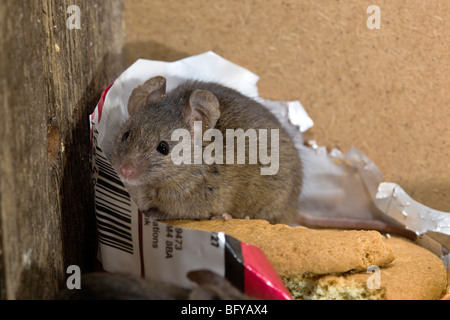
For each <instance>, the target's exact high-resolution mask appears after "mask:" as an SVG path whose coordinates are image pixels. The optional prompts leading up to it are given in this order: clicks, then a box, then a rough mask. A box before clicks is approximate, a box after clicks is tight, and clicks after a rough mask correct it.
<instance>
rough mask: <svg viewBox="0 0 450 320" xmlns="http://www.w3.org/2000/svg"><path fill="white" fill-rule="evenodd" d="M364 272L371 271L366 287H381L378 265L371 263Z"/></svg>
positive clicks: (371, 288)
mask: <svg viewBox="0 0 450 320" xmlns="http://www.w3.org/2000/svg"><path fill="white" fill-rule="evenodd" d="M366 273H372V275H371V276H370V277H369V278H367V281H366V286H367V289H370V290H376V289H380V288H381V270H380V267H379V266H376V265H371V266H369V267H368V268H367V270H366Z"/></svg>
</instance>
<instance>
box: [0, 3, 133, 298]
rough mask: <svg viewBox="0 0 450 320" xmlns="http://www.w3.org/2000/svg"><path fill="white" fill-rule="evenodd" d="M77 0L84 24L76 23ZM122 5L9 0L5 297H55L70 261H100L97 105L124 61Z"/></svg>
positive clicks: (2, 178)
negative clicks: (94, 149) (94, 171)
mask: <svg viewBox="0 0 450 320" xmlns="http://www.w3.org/2000/svg"><path fill="white" fill-rule="evenodd" d="M72 4H75V5H77V6H78V7H79V8H80V15H79V17H80V20H79V22H80V27H81V29H70V28H68V27H67V25H66V21H67V19H68V18H69V17H70V16H71V15H73V13H74V12H71V13H67V12H66V10H67V8H68V7H69V6H70V5H72ZM122 7H123V4H122V1H120V0H110V1H95V2H94V1H92V2H91V1H74V3H70V2H67V1H57V0H42V1H14V0H6V1H5V0H4V1H2V5H1V6H0V210H1V211H0V212H1V215H0V235H1V236H0V298H3V299H5V298H6V299H49V298H52V297H54V295H55V293H56V292H57V291H58V290H59V288H61V286H63V285H64V284H65V280H66V277H67V274H66V268H67V266H69V265H72V264H75V265H78V266H79V267H80V268H81V270H82V272H83V271H89V270H90V269H91V268H92V264H93V261H94V250H95V241H94V239H95V227H94V220H93V219H94V211H93V210H94V208H93V192H92V182H91V176H90V162H89V147H90V141H89V122H88V114H89V113H90V112H92V110H93V109H94V107H95V105H96V103H97V101H98V99H99V97H100V94H101V91H102V89H103V88H105V87H106V86H107V85H108V84H110V83H111V82H112V81H113V80H114V78H115V77H117V76H118V74H119V73H120V71H121V70H122V69H123V67H124V66H123V63H122V59H121V56H122V54H121V51H122V45H123V41H124V39H123V32H122V30H121V29H122V20H121V19H122V10H123V9H122ZM73 22H75V21H73Z"/></svg>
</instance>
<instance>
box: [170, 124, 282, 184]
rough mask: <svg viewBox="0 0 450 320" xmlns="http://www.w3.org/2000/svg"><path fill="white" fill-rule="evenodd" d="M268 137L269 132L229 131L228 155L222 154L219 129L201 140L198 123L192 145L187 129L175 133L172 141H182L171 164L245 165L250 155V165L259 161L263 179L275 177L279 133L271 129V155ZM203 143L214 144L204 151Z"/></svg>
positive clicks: (206, 133)
mask: <svg viewBox="0 0 450 320" xmlns="http://www.w3.org/2000/svg"><path fill="white" fill-rule="evenodd" d="M268 133H269V130H268V129H258V130H256V129H247V130H246V131H244V130H243V129H226V131H225V147H226V148H225V150H226V151H225V154H223V153H224V146H223V143H224V139H223V134H222V132H221V131H220V130H218V129H208V130H206V131H205V132H204V134H203V136H202V122H201V121H195V122H194V134H193V140H194V141H192V135H191V132H190V131H189V130H187V129H176V130H174V131H173V133H172V136H171V140H172V141H180V140H181V141H180V142H179V143H178V144H176V145H175V147H174V148H173V149H172V153H171V157H172V161H173V163H174V164H182V163H183V164H202V163H205V164H213V163H215V164H224V163H226V164H245V163H246V157H245V155H246V152H248V164H257V163H258V159H259V163H260V164H262V167H261V170H260V171H261V175H274V174H276V173H277V172H278V169H279V166H280V159H279V151H280V145H279V137H280V134H279V130H278V129H270V155H269V154H268V151H269V146H268V140H269V139H268ZM235 140H236V148H235V143H234V142H235ZM203 141H211V143H209V144H208V145H207V146H206V147H204V148H203V146H202V145H203ZM246 141H248V148H246V145H247V143H246ZM192 148H193V149H194V150H192ZM235 149H236V153H235ZM246 149H247V150H246ZM192 151H193V152H192ZM192 155H193V157H192ZM192 158H193V159H192Z"/></svg>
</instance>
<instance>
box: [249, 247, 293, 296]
mask: <svg viewBox="0 0 450 320" xmlns="http://www.w3.org/2000/svg"><path fill="white" fill-rule="evenodd" d="M241 249H242V256H243V257H244V263H245V271H244V282H245V293H246V294H247V295H249V296H252V297H258V298H260V299H265V300H292V297H291V295H290V293H289V291H288V290H287V289H286V287H285V285H284V283H283V281H282V280H281V279H280V277H279V276H278V274H277V273H276V272H275V270H274V269H273V267H272V265H271V264H270V262H269V261H268V260H267V258H266V256H265V255H264V253H263V252H262V251H261V250H260V249H259V248H258V247H255V246H253V245H249V244H247V243H243V242H241Z"/></svg>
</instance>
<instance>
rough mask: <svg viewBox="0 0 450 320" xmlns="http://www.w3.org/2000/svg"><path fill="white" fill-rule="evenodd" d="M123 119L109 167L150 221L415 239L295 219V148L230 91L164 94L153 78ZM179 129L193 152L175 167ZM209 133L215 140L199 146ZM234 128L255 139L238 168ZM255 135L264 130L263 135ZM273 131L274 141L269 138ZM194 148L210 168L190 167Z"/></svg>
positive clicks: (371, 223)
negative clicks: (249, 222)
mask: <svg viewBox="0 0 450 320" xmlns="http://www.w3.org/2000/svg"><path fill="white" fill-rule="evenodd" d="M128 113H129V115H130V118H129V119H128V121H127V122H126V123H125V124H124V125H123V126H122V127H121V128H120V131H119V134H118V135H117V138H116V140H115V142H114V144H113V148H112V152H111V156H110V161H111V164H112V165H113V167H114V169H115V170H116V172H117V173H118V174H119V176H120V178H121V180H122V181H123V183H124V185H125V186H126V187H127V190H128V191H129V192H130V195H131V198H132V199H133V200H134V201H135V202H136V204H137V206H138V207H139V209H140V210H141V211H142V212H143V213H144V214H146V215H147V216H149V217H151V218H153V219H156V220H174V219H210V218H213V219H214V218H221V217H224V218H225V219H228V218H230V217H231V218H250V219H254V218H256V219H265V220H268V221H269V222H271V223H286V224H290V225H292V224H300V225H303V226H306V227H312V228H338V229H366V230H367V229H372V230H378V231H380V232H384V233H390V232H391V233H396V234H399V235H402V236H406V237H409V238H414V237H415V235H414V234H413V233H412V232H410V231H409V230H406V229H404V228H401V227H399V226H397V225H394V224H392V223H389V222H384V221H379V220H362V219H358V217H354V218H345V219H341V218H336V217H315V216H311V215H307V214H302V213H300V212H298V210H297V203H298V198H299V195H300V192H301V190H302V185H303V166H302V162H301V159H300V157H299V155H298V152H297V149H296V147H295V145H294V143H293V141H292V140H291V138H290V136H289V134H288V133H287V132H286V131H285V129H284V127H283V126H282V125H281V123H280V122H279V121H278V120H277V119H276V117H275V116H274V115H273V114H272V113H271V112H270V111H269V110H268V109H266V108H265V107H264V106H262V105H261V104H259V103H258V102H257V101H255V100H254V99H251V98H249V97H247V96H244V95H243V94H241V93H239V92H238V91H236V90H234V89H231V88H228V87H225V86H223V85H220V84H218V83H212V82H202V81H192V80H188V81H186V82H185V83H182V84H181V85H179V86H178V87H177V88H175V89H173V90H171V91H170V92H166V79H165V78H164V77H162V76H157V77H153V78H150V79H149V80H147V81H146V82H145V83H144V84H142V85H140V86H138V87H137V88H135V89H134V90H133V92H132V94H131V96H130V98H129V101H128ZM199 123H200V125H197V126H196V124H199ZM179 129H182V130H185V132H186V133H187V135H188V138H191V141H189V143H188V144H187V145H188V146H190V147H191V148H190V149H189V150H188V149H182V150H183V151H184V152H183V156H182V158H183V159H187V160H191V161H190V163H178V162H177V161H176V159H177V157H178V158H180V157H179V155H178V156H177V155H176V154H175V155H176V156H177V157H175V160H174V157H173V156H174V154H173V153H174V151H175V150H177V148H178V147H179V144H180V139H178V138H177V139H175V140H174V139H173V133H174V132H177V130H179ZM196 129H197V132H196ZM209 129H215V130H216V133H220V134H218V135H216V136H215V138H214V139H213V138H209V139H205V136H206V135H207V133H208V131H211V130H209ZM239 129H242V132H244V133H245V132H252V133H254V136H253V137H256V140H257V142H256V144H253V148H251V147H249V146H251V142H250V141H254V139H255V138H254V139H253V140H251V139H249V140H248V141H247V140H245V141H246V144H245V151H247V152H245V162H244V163H243V164H240V163H239V161H238V158H239V152H238V148H237V147H236V146H234V147H236V148H235V149H233V148H230V147H228V146H227V138H229V137H230V134H234V133H236V132H238V130H239ZM261 129H262V130H263V131H264V130H266V135H265V136H264V135H261ZM273 129H274V130H276V131H277V132H278V136H275V137H273V136H272V135H271V133H272V131H271V130H273ZM230 132H231V133H230ZM258 134H259V135H258ZM196 137H197V140H196ZM198 137H201V138H202V139H200V140H201V141H198ZM215 139H219V140H220V142H221V144H219V146H220V148H215V149H214V148H210V147H211V144H212V143H213V142H212V141H214V143H216V142H217V141H216V140H215ZM173 140H174V141H173ZM230 140H231V139H230ZM236 141H239V140H238V139H236ZM183 142H185V141H184V139H183ZM272 142H275V144H272ZM236 144H237V143H236ZM261 145H263V146H267V150H266V152H262V153H261V152H260V151H261V150H260V147H261ZM216 146H217V145H216ZM274 146H275V148H273V147H274ZM195 148H197V151H198V150H200V151H199V152H197V155H198V154H200V156H204V155H205V154H206V155H208V154H209V155H211V152H206V151H210V150H213V151H214V154H213V155H212V156H211V157H210V158H213V159H214V160H215V161H212V162H211V161H210V162H206V161H205V158H200V161H199V162H196V161H195V159H194V158H195V155H194V157H192V153H195V150H196V149H195ZM230 149H231V150H234V151H235V154H234V155H233V157H232V158H230V159H231V160H233V161H231V163H230V161H225V160H228V158H227V151H228V150H230ZM186 150H187V152H186ZM252 152H253V154H254V153H257V161H256V162H255V160H253V162H251V159H252V158H251V155H250V154H252ZM175 153H177V152H175ZM220 154H221V156H220ZM218 155H219V156H218ZM268 155H270V156H271V160H273V163H275V165H274V167H275V169H276V170H273V172H272V173H271V174H262V173H263V170H264V169H266V170H267V169H270V168H268V163H267V161H265V162H264V161H263V160H264V159H265V158H264V156H266V158H267V156H268ZM215 156H217V157H216V158H214V157H215ZM193 159H194V160H193ZM197 159H198V158H197ZM220 159H222V162H220V161H218V160H220ZM178 160H179V159H178ZM192 160H193V161H192ZM266 160H267V159H266ZM175 162H177V163H175ZM186 162H188V161H186ZM273 163H270V165H271V166H272V164H273Z"/></svg>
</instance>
